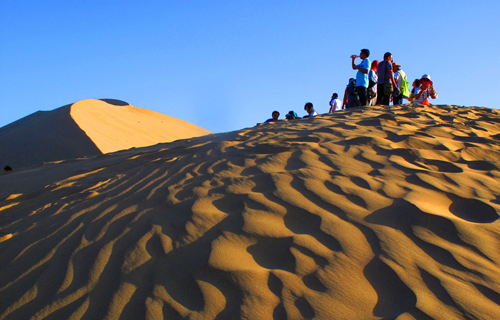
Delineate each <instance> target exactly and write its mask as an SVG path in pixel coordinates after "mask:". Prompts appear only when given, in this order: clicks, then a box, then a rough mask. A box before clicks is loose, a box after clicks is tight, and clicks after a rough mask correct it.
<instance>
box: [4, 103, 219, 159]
mask: <svg viewBox="0 0 500 320" xmlns="http://www.w3.org/2000/svg"><path fill="white" fill-rule="evenodd" d="M209 133H211V132H210V131H208V130H205V129H203V128H200V127H198V126H196V125H193V124H191V123H189V122H186V121H183V120H179V119H176V118H173V117H169V116H167V115H164V114H161V113H158V112H154V111H150V110H147V109H141V108H136V107H133V106H131V105H129V104H128V103H126V102H123V101H120V100H112V99H104V100H91V99H89V100H82V101H79V102H76V103H74V104H71V105H67V106H64V107H61V108H58V109H55V110H52V111H38V112H35V113H33V114H31V115H29V116H27V117H25V118H23V119H20V120H18V121H16V122H13V123H11V124H9V125H7V126H5V127H2V128H0V150H1V151H2V152H1V154H0V165H1V166H2V168H3V167H4V166H6V165H9V166H11V167H13V168H15V169H19V168H22V167H27V166H31V165H36V164H42V163H44V162H50V161H59V160H67V159H76V158H83V157H91V156H96V155H99V154H103V153H109V152H114V151H118V150H123V149H129V148H133V147H136V148H137V147H144V146H149V145H154V144H157V143H160V142H170V141H174V140H177V139H186V138H192V137H197V136H202V135H206V134H209Z"/></svg>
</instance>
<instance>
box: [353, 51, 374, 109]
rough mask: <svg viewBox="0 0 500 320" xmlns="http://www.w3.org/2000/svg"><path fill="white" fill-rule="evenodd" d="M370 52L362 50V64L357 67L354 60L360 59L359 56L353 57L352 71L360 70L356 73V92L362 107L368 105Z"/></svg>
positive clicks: (360, 55) (360, 56)
mask: <svg viewBox="0 0 500 320" xmlns="http://www.w3.org/2000/svg"><path fill="white" fill-rule="evenodd" d="M369 56H370V50H368V49H362V50H361V53H360V54H359V58H360V59H361V63H360V64H358V65H356V64H354V60H356V58H358V56H356V55H353V56H351V58H352V69H353V70H358V73H356V92H357V93H358V98H359V103H360V105H361V106H366V105H367V100H368V99H367V96H366V89H367V88H368V72H369V71H370V59H368V57H369Z"/></svg>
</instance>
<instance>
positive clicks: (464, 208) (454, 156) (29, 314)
mask: <svg viewBox="0 0 500 320" xmlns="http://www.w3.org/2000/svg"><path fill="white" fill-rule="evenodd" d="M96 130H98V128H96ZM89 135H91V134H89ZM499 139H500V114H499V112H498V111H496V110H490V109H486V108H465V107H455V106H425V107H424V106H416V107H411V106H398V107H392V106H391V107H380V106H376V107H370V108H358V109H355V110H350V111H344V112H338V113H335V114H328V115H321V116H317V117H314V118H312V119H307V120H296V121H291V122H285V121H283V122H278V123H271V124H265V125H261V126H258V127H255V128H248V129H243V130H240V131H237V132H231V133H226V134H217V135H210V136H204V137H197V138H192V139H190V140H178V141H175V142H172V143H167V144H161V145H157V146H153V147H148V148H141V149H131V150H127V151H121V152H116V153H113V154H108V155H103V156H98V157H95V158H92V159H89V160H73V161H65V162H61V163H53V164H47V165H45V166H43V167H40V168H35V169H37V170H35V169H30V170H25V171H17V172H13V173H11V174H5V175H0V190H1V191H0V192H1V193H0V199H2V201H1V202H0V227H1V229H2V232H3V234H4V235H12V237H11V238H10V239H4V240H3V242H1V243H0V257H1V263H0V319H313V318H314V319H400V320H401V319H498V318H499V315H500V268H499V264H500V251H499V250H498V248H499V246H500V222H499V221H498V218H499V213H500V183H499V182H500V143H499ZM104 144H105V143H104ZM58 168H61V170H58ZM55 172H60V173H59V174H58V175H56V174H55ZM29 179H32V180H33V181H35V182H33V183H31V184H30V183H26V181H28V180H29ZM6 186H12V187H11V189H10V190H8V191H6ZM0 236H1V235H0Z"/></svg>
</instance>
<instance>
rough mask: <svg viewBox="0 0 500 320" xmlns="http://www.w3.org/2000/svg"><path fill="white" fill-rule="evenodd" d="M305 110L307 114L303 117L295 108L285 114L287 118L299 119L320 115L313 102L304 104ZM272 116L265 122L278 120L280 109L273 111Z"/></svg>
mask: <svg viewBox="0 0 500 320" xmlns="http://www.w3.org/2000/svg"><path fill="white" fill-rule="evenodd" d="M304 110H305V111H306V112H307V114H306V115H305V116H303V117H302V118H301V117H299V116H298V115H297V113H296V112H295V111H293V110H291V111H289V112H288V113H287V114H286V115H285V118H286V119H287V120H297V119H305V118H308V117H314V116H317V115H318V112H316V110H314V106H313V104H312V103H311V102H307V103H306V104H305V105H304ZM271 116H272V118H270V119H267V120H266V121H264V123H266V122H273V121H278V120H279V119H278V118H279V117H280V113H279V112H278V111H276V110H275V111H273V113H272V115H271Z"/></svg>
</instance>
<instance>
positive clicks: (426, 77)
mask: <svg viewBox="0 0 500 320" xmlns="http://www.w3.org/2000/svg"><path fill="white" fill-rule="evenodd" d="M420 79H429V80H431V76H430V75H428V74H427V73H426V74H424V75H423V76H422V78H420Z"/></svg>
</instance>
